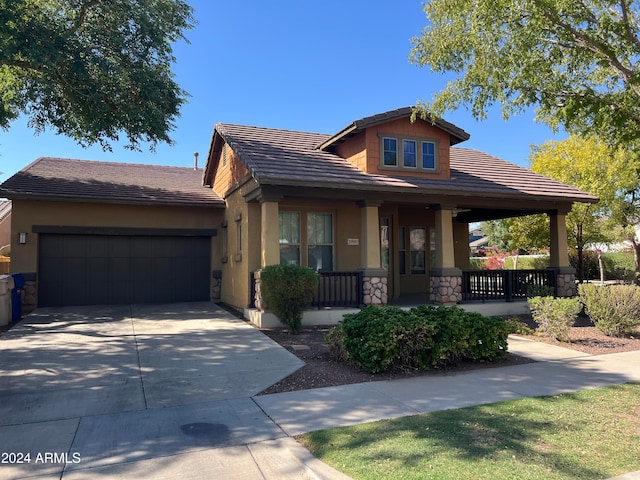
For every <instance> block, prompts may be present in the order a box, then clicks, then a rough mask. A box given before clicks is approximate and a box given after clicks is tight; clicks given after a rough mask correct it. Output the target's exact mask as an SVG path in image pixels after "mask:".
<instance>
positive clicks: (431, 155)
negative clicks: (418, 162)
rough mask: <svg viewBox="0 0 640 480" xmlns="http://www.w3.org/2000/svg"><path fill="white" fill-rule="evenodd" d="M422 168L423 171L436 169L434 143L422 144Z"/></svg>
mask: <svg viewBox="0 0 640 480" xmlns="http://www.w3.org/2000/svg"><path fill="white" fill-rule="evenodd" d="M422 168H423V169H425V170H435V169H436V144H435V143H434V142H422Z"/></svg>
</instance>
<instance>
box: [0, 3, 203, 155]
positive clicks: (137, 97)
mask: <svg viewBox="0 0 640 480" xmlns="http://www.w3.org/2000/svg"><path fill="white" fill-rule="evenodd" d="M192 14H193V10H192V8H191V7H190V6H189V5H188V4H187V3H186V2H184V1H182V0H0V127H2V128H4V129H7V128H8V127H9V125H10V123H11V121H12V120H14V119H15V118H17V117H18V116H19V115H21V114H26V115H27V116H28V118H29V125H30V126H31V127H32V128H34V129H35V131H36V132H41V131H42V130H44V129H46V128H49V127H52V128H53V129H54V130H55V131H56V132H57V133H60V134H63V135H66V136H69V137H71V138H73V139H74V140H76V141H77V142H78V143H80V144H81V145H83V146H86V145H91V144H95V143H99V144H100V145H101V146H102V147H103V148H105V149H109V148H110V144H111V142H112V141H116V140H118V139H119V136H120V135H123V134H124V135H126V138H127V139H128V141H129V147H130V148H134V149H139V148H140V143H141V142H149V143H150V146H151V148H152V149H153V148H154V147H155V145H156V144H157V143H158V142H167V143H171V140H170V137H169V132H170V131H171V130H172V129H173V127H174V121H175V119H176V118H177V116H178V114H179V108H180V106H181V105H182V104H183V103H184V102H185V99H186V92H184V91H183V90H182V89H181V88H180V87H179V86H178V85H177V84H176V83H175V82H174V80H173V74H172V72H171V63H172V62H173V61H174V60H175V59H174V57H173V51H172V43H173V42H176V41H178V40H179V39H183V38H184V37H183V32H184V31H185V30H186V29H189V28H191V27H192V26H193V22H194V19H193V16H192Z"/></svg>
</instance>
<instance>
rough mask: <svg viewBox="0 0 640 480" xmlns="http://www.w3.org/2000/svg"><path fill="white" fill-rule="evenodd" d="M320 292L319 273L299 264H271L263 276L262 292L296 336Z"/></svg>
mask: <svg viewBox="0 0 640 480" xmlns="http://www.w3.org/2000/svg"><path fill="white" fill-rule="evenodd" d="M317 289H318V273H317V272H315V271H314V270H311V269H309V268H304V267H300V266H298V265H269V266H267V267H265V268H263V269H262V273H261V274H260V291H261V293H262V296H263V298H264V299H265V301H266V303H267V306H268V307H269V308H270V309H271V310H272V311H273V313H274V314H275V315H276V317H278V318H279V319H280V321H281V322H282V323H284V324H285V325H286V326H288V327H289V329H290V330H291V331H292V332H293V333H297V332H299V331H300V327H301V325H302V315H303V313H304V311H305V309H307V308H309V306H310V305H311V302H312V301H313V296H314V294H315V292H316V291H317Z"/></svg>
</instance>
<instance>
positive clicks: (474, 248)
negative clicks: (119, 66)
mask: <svg viewBox="0 0 640 480" xmlns="http://www.w3.org/2000/svg"><path fill="white" fill-rule="evenodd" d="M488 245H489V237H487V236H486V235H485V234H484V229H483V228H482V227H476V228H473V229H471V230H470V231H469V255H470V256H472V257H475V256H476V255H477V254H478V252H479V251H481V250H482V249H483V248H485V247H487V246H488Z"/></svg>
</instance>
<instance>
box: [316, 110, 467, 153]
mask: <svg viewBox="0 0 640 480" xmlns="http://www.w3.org/2000/svg"><path fill="white" fill-rule="evenodd" d="M413 111H414V109H413V107H403V108H398V109H396V110H391V111H389V112H384V113H378V114H376V115H371V116H369V117H364V118H361V119H360V120H356V121H355V122H353V123H351V124H350V125H347V126H346V127H345V128H343V129H342V130H340V131H339V132H338V133H336V134H335V135H333V136H332V137H330V138H328V139H326V140H324V141H323V142H322V143H321V144H319V145H318V148H319V149H320V150H326V149H328V148H329V147H331V146H332V145H334V144H336V143H338V142H341V141H344V140H345V138H347V137H348V136H350V135H353V134H355V133H357V132H360V131H362V130H364V129H366V128H368V127H371V126H373V125H379V124H381V123H386V122H390V121H392V120H396V119H398V118H408V117H411V115H412V114H413ZM417 118H418V119H420V118H422V119H423V120H424V121H426V122H433V124H434V125H435V126H436V127H438V128H439V129H441V130H444V131H445V132H447V133H448V134H449V135H450V138H451V145H455V144H457V143H460V142H464V141H465V140H469V138H470V135H469V134H468V133H467V132H465V131H464V130H463V129H461V128H460V127H457V126H456V125H454V124H453V123H449V122H447V121H445V120H442V119H437V120H433V119H431V118H430V117H429V116H428V115H426V116H425V117H424V118H423V117H420V115H418V117H417Z"/></svg>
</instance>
